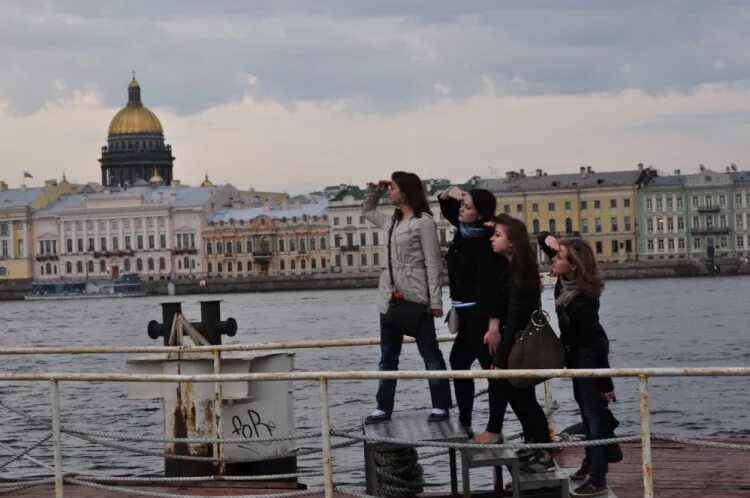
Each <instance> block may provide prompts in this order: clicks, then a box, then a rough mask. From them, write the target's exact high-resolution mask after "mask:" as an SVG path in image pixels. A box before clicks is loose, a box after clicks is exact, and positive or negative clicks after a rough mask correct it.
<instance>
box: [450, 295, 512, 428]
mask: <svg viewBox="0 0 750 498" xmlns="http://www.w3.org/2000/svg"><path fill="white" fill-rule="evenodd" d="M456 311H457V312H458V317H459V320H460V323H461V327H460V329H459V331H458V334H456V340H455V341H454V342H453V348H452V349H451V355H450V364H451V369H452V370H470V369H471V365H472V364H473V363H474V361H475V360H479V364H480V365H481V366H482V368H483V369H485V370H486V369H489V368H490V366H491V365H492V356H490V352H489V349H488V346H487V344H484V334H485V333H486V332H487V328H488V326H489V318H488V317H487V316H485V315H483V314H480V313H477V311H476V307H469V308H457V309H456ZM453 386H454V389H455V391H456V405H458V418H459V420H460V421H461V424H462V425H464V426H467V427H470V426H471V413H472V410H473V409H474V379H454V380H453ZM489 403H490V419H489V420H488V421H487V431H489V432H496V433H500V432H502V431H503V418H504V417H505V409H506V407H507V405H508V398H507V397H506V396H504V395H503V393H502V390H501V388H500V385H499V381H497V380H490V381H489Z"/></svg>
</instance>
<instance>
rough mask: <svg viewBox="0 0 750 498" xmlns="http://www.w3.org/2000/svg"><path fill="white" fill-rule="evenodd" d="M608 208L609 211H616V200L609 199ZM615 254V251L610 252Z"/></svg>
mask: <svg viewBox="0 0 750 498" xmlns="http://www.w3.org/2000/svg"><path fill="white" fill-rule="evenodd" d="M609 207H610V208H611V209H617V199H610V200H609ZM612 252H615V251H612Z"/></svg>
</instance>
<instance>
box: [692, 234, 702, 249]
mask: <svg viewBox="0 0 750 498" xmlns="http://www.w3.org/2000/svg"><path fill="white" fill-rule="evenodd" d="M700 248H701V239H700V237H694V238H693V249H700Z"/></svg>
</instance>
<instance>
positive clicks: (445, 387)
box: [376, 314, 452, 413]
mask: <svg viewBox="0 0 750 498" xmlns="http://www.w3.org/2000/svg"><path fill="white" fill-rule="evenodd" d="M383 316H384V315H383V314H381V315H380V363H379V364H378V367H379V368H380V370H382V371H390V370H398V358H399V356H400V355H401V345H402V344H403V342H404V334H403V333H402V332H400V331H399V330H398V329H397V328H396V327H394V326H393V325H392V324H390V323H387V322H384V320H383ZM415 338H416V340H417V348H418V349H419V354H420V355H422V359H423V360H424V365H425V368H426V369H427V370H446V367H445V360H443V353H442V352H441V351H440V347H439V346H438V342H437V338H436V336H435V322H434V320H433V318H432V316H431V315H428V316H426V317H425V319H423V320H420V328H419V332H418V333H417V334H416V337H415ZM429 384H430V395H431V396H432V407H433V408H442V409H444V410H447V409H448V408H450V407H451V404H452V402H451V388H450V382H448V379H429ZM395 397H396V380H395V379H393V380H385V379H383V380H381V381H380V383H379V386H378V394H377V396H376V400H377V402H378V409H380V410H383V411H384V412H386V413H391V412H393V400H394V398H395Z"/></svg>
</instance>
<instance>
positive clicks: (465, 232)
mask: <svg viewBox="0 0 750 498" xmlns="http://www.w3.org/2000/svg"><path fill="white" fill-rule="evenodd" d="M458 230H459V231H460V232H461V237H463V238H465V239H478V238H481V237H485V238H487V237H489V233H488V230H487V229H486V228H484V227H482V226H478V227H476V226H472V225H467V224H466V223H459V224H458Z"/></svg>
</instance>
